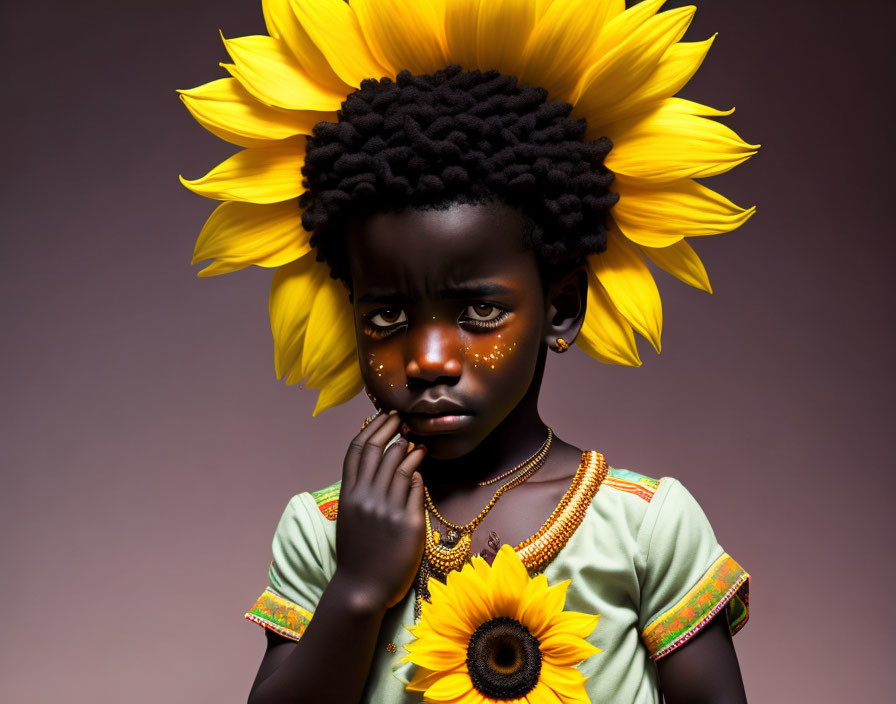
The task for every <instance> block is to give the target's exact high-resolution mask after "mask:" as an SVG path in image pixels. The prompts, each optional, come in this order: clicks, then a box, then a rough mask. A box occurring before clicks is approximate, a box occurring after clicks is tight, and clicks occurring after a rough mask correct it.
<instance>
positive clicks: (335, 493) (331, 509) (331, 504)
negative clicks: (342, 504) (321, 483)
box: [311, 479, 342, 521]
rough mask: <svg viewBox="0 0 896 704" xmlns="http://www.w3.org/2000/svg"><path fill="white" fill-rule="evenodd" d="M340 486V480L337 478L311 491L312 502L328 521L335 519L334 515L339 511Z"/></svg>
mask: <svg viewBox="0 0 896 704" xmlns="http://www.w3.org/2000/svg"><path fill="white" fill-rule="evenodd" d="M341 487H342V480H341V479H339V480H337V481H336V482H334V483H333V484H330V486H327V487H324V488H323V489H318V490H317V491H312V492H311V498H313V499H314V503H316V504H317V507H318V508H319V509H320V512H321V513H322V514H324V516H326V517H327V520H329V521H335V520H336V515H337V514H338V513H339V489H340V488H341Z"/></svg>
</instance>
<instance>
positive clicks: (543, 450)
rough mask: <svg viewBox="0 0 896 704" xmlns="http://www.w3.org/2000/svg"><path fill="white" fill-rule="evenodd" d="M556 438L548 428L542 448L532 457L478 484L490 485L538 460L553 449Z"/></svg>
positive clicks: (477, 484)
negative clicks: (542, 454)
mask: <svg viewBox="0 0 896 704" xmlns="http://www.w3.org/2000/svg"><path fill="white" fill-rule="evenodd" d="M553 439H554V431H553V430H551V429H550V428H548V437H547V439H546V440H545V441H544V443H543V444H542V446H541V448H540V449H539V450H538V452H536V453H535V454H534V455H532V457H530V458H529V459H527V460H525V461H524V462H520V463H519V464H518V465H517V466H516V467H514V468H513V469H510V470H508V471H506V472H504V473H503V474H499V475H498V476H497V477H492V478H491V479H486V480H485V481H484V482H477V483H476V486H488V485H489V484H494V483H495V482H497V481H500V480H502V479H503V478H504V477H509V476H510V475H511V474H513V473H514V472H516V471H517V470H519V469H524V468H525V467H527V466H528V465H529V463H530V462H536V461H537V459H536V458H537V457H538V455H539V454H541V453H544V454H545V455H547V453H548V452H550V451H551V441H552V440H553Z"/></svg>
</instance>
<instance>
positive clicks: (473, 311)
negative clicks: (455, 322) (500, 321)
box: [467, 303, 501, 321]
mask: <svg viewBox="0 0 896 704" xmlns="http://www.w3.org/2000/svg"><path fill="white" fill-rule="evenodd" d="M500 314H501V309H500V308H498V306H494V305H492V304H491V303H474V304H473V305H470V306H467V315H468V316H469V317H470V319H471V320H482V321H484V320H494V319H495V318H497V317H498V316H499V315H500Z"/></svg>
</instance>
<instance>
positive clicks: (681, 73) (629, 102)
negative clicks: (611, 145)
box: [573, 35, 716, 134]
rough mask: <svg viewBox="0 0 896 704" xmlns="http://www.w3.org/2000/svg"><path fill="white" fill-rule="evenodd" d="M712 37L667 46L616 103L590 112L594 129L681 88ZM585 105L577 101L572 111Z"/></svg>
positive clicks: (630, 113) (673, 93)
mask: <svg viewBox="0 0 896 704" xmlns="http://www.w3.org/2000/svg"><path fill="white" fill-rule="evenodd" d="M715 38H716V35H713V36H712V37H710V38H709V39H707V40H706V41H703V42H679V43H678V44H673V45H672V46H671V47H669V49H668V50H667V51H666V53H665V54H663V56H662V58H661V59H660V61H659V63H658V64H657V66H656V68H655V69H654V71H653V73H651V74H650V76H648V77H647V79H646V80H645V81H644V82H643V83H642V84H641V85H640V86H638V87H637V88H636V89H635V90H633V91H632V92H631V93H630V94H629V95H626V96H623V97H621V98H620V99H619V100H618V101H616V102H615V103H613V104H610V105H604V106H603V107H601V109H600V111H599V113H591V114H589V119H590V120H591V122H590V123H589V124H592V125H593V129H594V133H595V134H597V133H600V125H604V124H608V123H610V122H615V121H617V120H621V119H623V118H626V117H631V116H632V115H637V114H639V113H641V112H645V111H647V110H649V109H651V108H653V107H655V105H654V103H657V102H658V101H660V100H663V99H665V98H671V97H672V96H673V95H675V94H676V93H677V92H678V91H680V90H681V89H682V88H684V86H685V85H686V84H687V82H688V81H689V80H691V77H692V76H693V75H694V74H695V73H696V72H697V69H698V68H700V65H701V64H702V63H703V59H705V58H706V54H707V52H708V51H709V47H710V46H712V43H713V41H714V40H715ZM586 107H587V105H585V104H583V105H582V106H579V105H577V106H576V108H575V110H573V114H574V115H576V116H579V115H583V114H584V112H585V110H586ZM580 110H581V112H580ZM601 134H602V133H601Z"/></svg>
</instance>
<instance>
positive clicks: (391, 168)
mask: <svg viewBox="0 0 896 704" xmlns="http://www.w3.org/2000/svg"><path fill="white" fill-rule="evenodd" d="M571 110H572V106H571V105H570V104H569V103H562V102H555V101H549V100H548V99H547V91H546V90H544V89H543V88H539V87H536V86H526V85H519V84H518V83H517V80H516V78H515V77H513V76H506V75H502V74H500V73H498V72H497V71H465V70H463V69H461V67H460V66H449V67H447V68H444V69H441V70H439V71H436V72H435V73H432V74H425V75H412V74H411V73H410V72H408V71H402V72H401V73H399V74H398V76H397V77H396V79H395V80H394V81H393V80H392V79H390V78H382V79H378V80H377V79H366V80H364V81H363V82H362V83H361V87H360V88H359V89H358V90H356V91H355V92H353V93H351V94H350V95H349V96H348V97H347V98H346V99H345V101H344V102H343V103H342V108H341V110H340V111H339V112H338V113H337V122H320V123H318V124H317V125H315V127H314V129H313V134H312V136H310V137H309V138H308V142H307V145H306V152H305V163H304V166H303V167H302V175H303V177H304V179H303V185H304V187H305V189H306V190H305V192H304V193H303V194H302V195H301V196H300V198H299V205H300V207H301V208H302V209H303V212H302V226H303V227H304V229H305V230H307V231H308V232H311V233H312V234H311V245H312V246H314V247H315V248H316V249H317V258H318V260H320V261H326V262H327V263H328V264H329V266H330V270H331V275H332V276H333V277H334V278H337V279H341V280H342V281H344V282H345V283H346V285H347V286H349V288H351V281H350V276H349V270H348V243H347V239H346V238H347V231H348V226H349V224H350V222H351V221H352V219H353V218H357V217H364V216H367V215H372V214H374V213H381V212H390V211H392V212H395V211H401V210H404V209H406V208H423V209H427V208H445V207H448V206H450V205H452V204H456V203H470V204H477V203H488V202H496V201H497V202H501V203H504V204H506V205H508V206H510V207H514V208H518V209H519V210H520V211H521V212H522V213H523V215H524V216H525V219H526V223H527V228H526V232H525V234H524V237H525V240H526V241H525V245H526V246H527V247H530V248H531V249H532V250H533V251H534V252H535V255H536V258H537V260H538V263H539V267H540V269H541V273H542V277H543V278H544V277H549V276H550V275H551V273H552V272H556V271H558V270H563V269H568V268H571V267H574V266H576V265H578V264H580V263H581V262H583V261H584V258H585V256H586V255H588V254H592V253H597V252H601V251H603V250H604V249H605V248H606V241H607V230H606V211H607V210H608V209H609V208H611V207H612V206H613V205H614V204H615V203H616V201H617V200H618V198H619V196H618V195H617V194H616V193H613V192H611V191H609V190H608V188H609V186H610V184H611V182H612V180H613V173H612V172H611V171H610V170H609V169H607V168H606V166H604V165H603V160H604V158H605V157H606V155H607V154H608V153H609V151H610V149H611V148H612V143H611V142H610V140H609V139H608V138H606V137H601V138H600V139H597V140H594V141H590V142H589V141H585V138H584V137H585V120H584V119H573V118H571V117H569V115H570V111H571Z"/></svg>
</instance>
